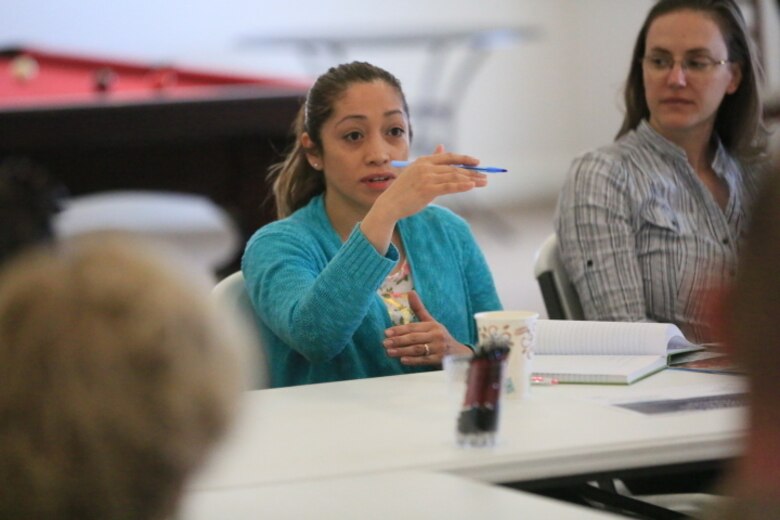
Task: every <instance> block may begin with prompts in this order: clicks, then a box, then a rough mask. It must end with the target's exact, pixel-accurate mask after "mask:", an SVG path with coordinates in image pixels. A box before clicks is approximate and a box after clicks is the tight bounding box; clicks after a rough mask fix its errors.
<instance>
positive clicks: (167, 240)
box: [54, 191, 241, 273]
mask: <svg viewBox="0 0 780 520" xmlns="http://www.w3.org/2000/svg"><path fill="white" fill-rule="evenodd" d="M54 227H55V230H56V233H57V236H58V237H60V238H67V237H73V236H78V235H83V234H87V233H94V232H100V231H122V232H126V233H132V234H134V235H136V236H139V237H142V238H144V239H147V240H152V241H155V242H157V243H158V245H159V246H162V247H168V248H169V249H170V251H171V252H173V253H176V254H179V255H180V256H181V258H182V259H183V260H187V261H189V262H191V263H192V264H193V265H196V266H198V267H202V268H203V269H205V270H206V271H207V272H211V273H213V272H214V271H215V270H217V269H219V268H221V267H223V266H224V265H226V264H227V263H228V262H229V261H231V260H233V259H234V258H235V256H236V255H237V254H238V253H239V252H240V249H241V238H240V233H239V230H238V226H237V225H236V224H235V222H233V220H232V219H231V218H230V216H229V215H228V213H227V212H226V211H225V210H224V209H223V208H221V207H219V206H217V205H216V204H215V203H214V202H212V201H211V200H209V199H207V198H206V197H202V196H200V195H194V194H189V193H174V192H159V191H105V192H99V193H92V194H88V195H81V196H78V197H73V198H71V199H69V200H67V201H66V202H65V207H64V209H63V210H62V211H61V212H60V213H59V214H57V216H56V217H55V220H54Z"/></svg>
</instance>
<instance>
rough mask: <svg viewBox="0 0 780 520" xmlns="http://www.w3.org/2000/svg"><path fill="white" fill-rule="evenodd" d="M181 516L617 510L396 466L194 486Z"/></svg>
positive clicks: (237, 519) (582, 514)
mask: <svg viewBox="0 0 780 520" xmlns="http://www.w3.org/2000/svg"><path fill="white" fill-rule="evenodd" d="M178 518H179V519H180V520H215V519H224V518H229V519H230V520H244V519H246V520H250V519H251V520H255V519H257V518H273V519H275V520H285V519H290V520H299V519H302V518H318V519H322V520H328V519H334V520H337V519H338V520H345V519H353V518H354V519H361V520H362V519H365V518H372V519H393V520H397V519H405V520H416V519H420V520H422V519H426V520H427V519H431V518H446V519H448V520H473V519H475V518H484V519H486V520H503V519H506V520H510V519H511V520H516V519H518V518H554V519H556V520H580V519H582V520H589V519H607V518H615V517H614V516H612V515H608V514H606V513H603V512H599V511H596V510H593V509H587V508H584V507H579V506H575V505H571V504H567V503H565V502H559V501H556V500H553V499H549V498H543V497H539V496H536V495H532V494H530V493H524V492H520V491H512V490H509V489H506V488H502V487H500V486H491V485H488V484H483V483H479V482H473V481H470V480H467V479H464V478H460V477H455V476H453V475H446V474H442V473H429V472H406V471H404V472H391V473H382V474H379V475H369V476H359V477H346V478H338V479H328V480H319V481H300V482H293V483H288V484H269V485H265V486H253V487H243V488H232V489H226V490H217V491H200V492H196V493H192V494H189V495H188V496H187V497H186V498H185V501H184V503H183V507H182V509H181V511H180V514H179V516H178Z"/></svg>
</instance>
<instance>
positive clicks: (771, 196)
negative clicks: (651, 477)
mask: <svg viewBox="0 0 780 520" xmlns="http://www.w3.org/2000/svg"><path fill="white" fill-rule="evenodd" d="M765 181H766V182H765V183H764V184H763V189H762V191H761V194H760V196H759V199H758V201H757V203H756V206H755V209H754V213H753V218H752V221H751V228H750V233H749V236H748V239H747V241H746V243H745V247H744V248H743V250H742V251H741V255H742V256H741V258H740V262H741V263H740V269H739V274H738V276H737V279H736V281H735V284H734V286H733V287H732V288H731V291H730V292H729V293H728V294H726V295H725V297H724V298H722V300H721V302H720V305H719V306H718V311H717V312H716V314H715V324H716V325H717V326H719V327H720V337H721V338H722V339H723V341H724V342H725V343H726V344H727V346H728V347H729V349H730V351H731V352H732V354H733V355H734V356H735V358H736V360H737V362H738V364H739V365H740V366H742V367H743V368H744V370H745V372H746V373H747V376H748V382H749V388H750V394H749V395H750V412H749V427H748V432H747V437H746V439H745V443H744V445H745V451H744V453H743V455H742V457H740V458H739V460H738V461H737V462H736V467H735V468H734V469H735V471H733V472H732V473H731V474H730V475H729V481H728V482H727V484H726V486H727V487H726V492H727V494H729V495H732V496H735V497H736V498H737V500H736V501H735V502H734V503H733V504H730V507H729V508H725V509H724V514H723V516H722V517H723V518H746V519H752V518H762V519H763V518H780V495H778V490H780V407H778V402H780V357H778V356H779V354H778V353H780V267H778V266H780V162H777V161H776V162H775V166H774V168H772V170H771V171H770V172H769V175H767V177H766V179H765ZM716 517H717V515H716Z"/></svg>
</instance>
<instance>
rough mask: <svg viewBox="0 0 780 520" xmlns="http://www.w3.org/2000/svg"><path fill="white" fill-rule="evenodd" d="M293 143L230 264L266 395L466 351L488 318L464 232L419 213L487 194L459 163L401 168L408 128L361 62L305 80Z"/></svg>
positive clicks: (447, 156) (394, 83) (491, 306)
mask: <svg viewBox="0 0 780 520" xmlns="http://www.w3.org/2000/svg"><path fill="white" fill-rule="evenodd" d="M296 136H297V139H296V143H295V146H294V147H293V149H292V150H291V151H290V153H289V154H288V156H287V158H286V160H285V161H284V162H283V163H281V164H279V165H277V166H276V167H275V168H274V169H272V176H273V177H274V179H275V180H274V194H275V196H276V204H277V210H278V214H279V217H280V220H278V221H276V222H273V223H271V224H268V225H266V226H264V227H263V228H261V229H260V230H259V231H257V232H256V233H255V235H254V236H253V237H252V238H251V239H250V241H249V243H248V244H247V248H246V251H245V253H244V257H243V261H242V270H243V272H244V277H245V279H246V285H247V290H248V292H249V296H250V299H251V300H252V303H253V305H254V307H255V309H256V311H257V316H258V323H259V325H260V327H261V330H262V331H263V341H264V346H265V348H266V350H267V353H268V356H269V358H270V368H271V382H272V385H273V386H289V385H296V384H305V383H317V382H324V381H338V380H344V379H355V378H363V377H374V376H383V375H393V374H403V373H407V372H414V371H421V370H430V369H433V368H437V367H439V366H440V364H441V361H442V358H443V357H444V355H446V354H450V353H453V354H454V353H468V352H471V345H473V344H474V342H475V341H476V327H475V324H474V320H473V314H474V313H476V312H480V311H485V310H496V309H500V308H501V304H500V302H499V299H498V296H497V294H496V290H495V286H494V283H493V279H492V276H491V274H490V271H489V269H488V267H487V264H486V262H485V259H484V257H483V255H482V253H481V251H480V250H479V248H478V246H477V245H476V243H475V241H474V238H473V236H472V235H471V232H470V230H469V227H468V225H467V224H466V222H465V221H463V219H461V218H460V217H458V216H456V215H455V214H454V213H452V212H451V211H449V210H447V209H445V208H442V207H438V206H433V205H429V204H430V203H431V202H432V201H433V199H434V198H435V197H437V196H439V195H445V194H448V193H459V192H465V191H468V190H470V189H473V188H475V187H481V186H484V185H486V184H487V180H486V178H485V175H484V174H481V173H478V172H475V171H472V170H466V169H463V168H459V167H458V166H457V165H464V164H465V165H476V164H478V161H477V160H476V159H474V158H473V157H469V156H466V155H460V154H454V153H446V152H444V150H443V149H442V148H441V147H439V149H437V151H436V153H434V154H433V155H430V156H426V157H422V158H420V159H418V160H416V161H415V162H413V163H412V164H411V165H409V166H408V167H406V168H404V169H403V170H398V169H395V168H393V167H392V166H391V164H390V162H391V161H392V160H405V159H407V156H408V153H409V142H410V138H411V128H410V126H409V110H408V107H407V104H406V100H405V99H404V95H403V92H402V90H401V86H400V83H399V82H398V80H397V79H396V78H395V77H394V76H392V75H391V74H389V73H388V72H386V71H384V70H383V69H380V68H378V67H375V66H373V65H370V64H367V63H359V62H354V63H349V64H344V65H340V66H338V67H334V68H331V69H330V70H329V71H328V72H327V73H325V74H324V75H323V76H321V77H320V78H318V80H317V81H316V82H315V84H314V85H313V86H312V88H311V90H310V91H309V95H308V96H307V99H306V103H305V104H304V106H303V107H302V108H301V112H300V114H299V117H298V119H297V121H296Z"/></svg>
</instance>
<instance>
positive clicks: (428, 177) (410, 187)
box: [372, 145, 487, 221]
mask: <svg viewBox="0 0 780 520" xmlns="http://www.w3.org/2000/svg"><path fill="white" fill-rule="evenodd" d="M460 164H464V165H467V166H476V165H477V164H479V160H477V159H476V158H474V157H471V156H470V155H463V154H457V153H450V152H445V151H444V147H443V146H441V145H439V146H438V147H436V152H435V153H433V154H432V155H426V156H423V157H420V158H418V159H417V160H416V161H414V162H413V163H411V164H410V165H409V166H407V167H405V168H404V169H403V170H401V171H400V172H399V175H398V177H397V178H396V179H395V181H393V184H392V185H390V187H389V188H388V189H387V191H385V192H384V193H383V194H382V195H380V196H379V197H378V198H377V200H376V202H375V203H374V207H375V208H376V209H377V210H381V211H382V212H383V213H384V214H386V215H387V216H388V217H391V218H392V219H393V220H395V221H397V220H400V219H402V218H404V217H408V216H410V215H414V214H415V213H417V212H419V211H421V210H422V209H423V208H425V206H427V205H428V204H430V203H431V202H433V200H434V199H435V198H436V197H438V196H440V195H448V194H451V193H462V192H465V191H469V190H471V189H473V188H477V187H482V186H486V185H487V175H485V174H484V173H480V172H477V171H474V170H465V169H463V168H458V167H457V166H456V165H460ZM377 206H378V207H377ZM372 209H374V208H372ZM393 217H394V218H393Z"/></svg>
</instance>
